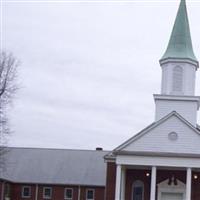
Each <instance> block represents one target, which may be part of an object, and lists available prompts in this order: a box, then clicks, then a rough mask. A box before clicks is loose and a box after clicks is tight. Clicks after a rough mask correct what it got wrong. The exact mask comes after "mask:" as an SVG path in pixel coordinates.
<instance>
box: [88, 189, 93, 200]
mask: <svg viewBox="0 0 200 200" xmlns="http://www.w3.org/2000/svg"><path fill="white" fill-rule="evenodd" d="M86 200H94V190H93V189H87V191H86Z"/></svg>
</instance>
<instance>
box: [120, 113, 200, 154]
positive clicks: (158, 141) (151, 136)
mask: <svg viewBox="0 0 200 200" xmlns="http://www.w3.org/2000/svg"><path fill="white" fill-rule="evenodd" d="M171 132H176V133H177V134H178V139H177V140H176V141H172V140H170V139H169V138H168V134H169V133H171ZM123 150H124V151H142V152H143V151H144V152H163V153H183V154H200V135H199V134H198V133H196V132H195V131H194V130H193V129H191V128H190V127H189V126H188V125H186V124H185V123H184V122H182V121H181V120H180V119H179V118H177V117H176V116H174V115H173V116H172V117H170V118H169V119H167V120H166V121H165V122H163V123H161V124H160V125H159V126H157V127H155V128H154V129H152V130H150V131H149V132H148V133H146V134H145V135H143V136H141V137H140V138H138V139H137V140H135V141H133V142H132V143H131V144H129V145H128V146H126V147H125V148H124V149H123Z"/></svg>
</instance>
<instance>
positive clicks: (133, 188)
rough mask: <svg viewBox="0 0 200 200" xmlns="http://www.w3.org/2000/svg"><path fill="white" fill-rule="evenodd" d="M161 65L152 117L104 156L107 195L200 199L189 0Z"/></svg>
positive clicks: (110, 198)
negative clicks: (134, 133) (151, 119)
mask: <svg viewBox="0 0 200 200" xmlns="http://www.w3.org/2000/svg"><path fill="white" fill-rule="evenodd" d="M160 66H161V69H162V82H161V94H154V95H153V97H154V101H155V120H154V122H153V123H152V124H150V125H149V126H148V127H146V128H145V129H143V130H142V131H141V132H139V133H138V134H136V135H135V136H134V137H132V138H130V139H129V140H128V141H126V142H125V143H123V144H122V145H120V146H118V147H117V148H115V149H114V150H113V151H112V152H111V153H109V154H107V155H106V156H105V160H106V162H107V167H108V168H107V169H108V170H107V184H106V197H107V198H106V199H107V200H199V199H200V181H199V178H200V129H199V126H198V125H197V111H198V109H199V103H200V97H199V96H195V77H196V71H197V70H198V67H199V62H198V60H197V58H196V56H195V54H194V51H193V47H192V40H191V35H190V28H189V22H188V15H187V8H186V2H185V0H181V3H180V7H179V10H178V13H177V17H176V20H175V24H174V27H173V30H172V33H171V37H170V40H169V44H168V47H167V50H166V52H165V53H164V55H163V56H162V58H161V59H160ZM113 171H115V174H116V176H115V177H114V178H113V174H114V172H113ZM113 183H115V187H114V186H113Z"/></svg>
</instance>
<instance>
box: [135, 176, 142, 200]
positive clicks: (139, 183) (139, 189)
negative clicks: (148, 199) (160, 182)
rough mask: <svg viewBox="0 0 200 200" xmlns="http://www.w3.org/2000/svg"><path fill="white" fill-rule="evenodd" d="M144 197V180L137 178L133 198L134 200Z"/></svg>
mask: <svg viewBox="0 0 200 200" xmlns="http://www.w3.org/2000/svg"><path fill="white" fill-rule="evenodd" d="M143 199H144V184H143V182H142V181H140V180H137V181H135V182H134V183H133V199H132V200H143Z"/></svg>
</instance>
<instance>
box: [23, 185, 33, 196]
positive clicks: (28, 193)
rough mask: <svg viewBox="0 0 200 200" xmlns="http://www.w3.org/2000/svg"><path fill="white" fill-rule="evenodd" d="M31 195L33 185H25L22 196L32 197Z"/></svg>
mask: <svg viewBox="0 0 200 200" xmlns="http://www.w3.org/2000/svg"><path fill="white" fill-rule="evenodd" d="M30 197H31V186H23V187H22V198H30Z"/></svg>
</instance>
